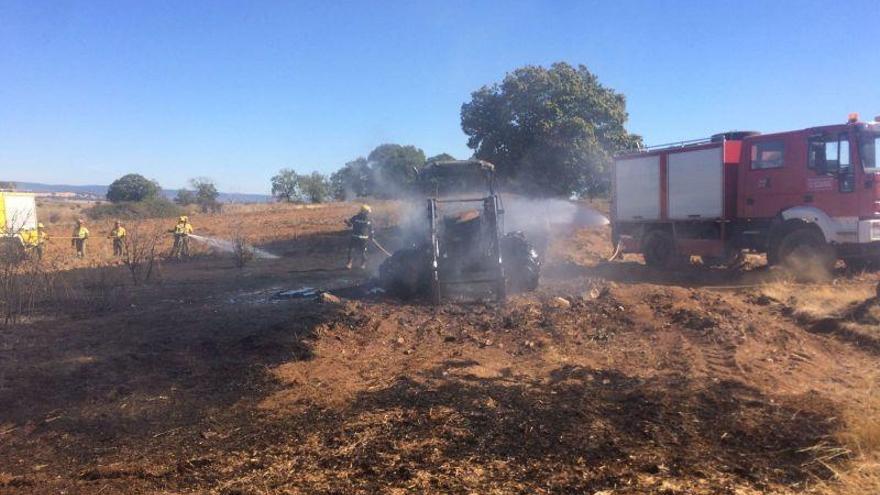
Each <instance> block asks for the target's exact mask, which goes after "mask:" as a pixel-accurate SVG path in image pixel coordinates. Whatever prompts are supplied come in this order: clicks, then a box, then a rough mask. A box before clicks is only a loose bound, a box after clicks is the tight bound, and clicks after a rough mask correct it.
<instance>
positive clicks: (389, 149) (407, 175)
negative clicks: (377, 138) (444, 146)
mask: <svg viewBox="0 0 880 495" xmlns="http://www.w3.org/2000/svg"><path fill="white" fill-rule="evenodd" d="M367 161H368V162H369V165H370V169H371V171H372V177H371V179H372V184H371V193H372V194H373V195H374V196H379V197H386V198H387V197H399V196H403V195H406V194H408V193H410V192H412V191H413V189H414V185H415V180H416V170H417V169H419V168H421V167H423V166H424V165H425V152H424V151H422V150H421V149H419V148H416V147H415V146H403V145H400V144H381V145H379V146H377V147H376V149H374V150H373V151H371V152H370V154H369V156H367Z"/></svg>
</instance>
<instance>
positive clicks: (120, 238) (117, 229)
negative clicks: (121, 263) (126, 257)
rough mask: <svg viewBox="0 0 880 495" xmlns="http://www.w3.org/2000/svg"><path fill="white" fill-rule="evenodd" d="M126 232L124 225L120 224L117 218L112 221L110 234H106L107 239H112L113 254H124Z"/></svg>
mask: <svg viewBox="0 0 880 495" xmlns="http://www.w3.org/2000/svg"><path fill="white" fill-rule="evenodd" d="M126 235H127V232H126V231H125V227H123V226H122V222H120V221H119V220H117V221H116V222H114V223H113V230H111V231H110V235H108V236H107V238H108V239H113V256H122V255H123V254H125V236H126Z"/></svg>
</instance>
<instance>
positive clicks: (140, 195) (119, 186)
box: [107, 174, 159, 203]
mask: <svg viewBox="0 0 880 495" xmlns="http://www.w3.org/2000/svg"><path fill="white" fill-rule="evenodd" d="M158 194H159V184H157V183H156V181H152V180H149V179H147V178H146V177H144V176H143V175H140V174H127V175H123V176H122V177H120V178H118V179H116V180H115V181H113V183H112V184H110V187H109V188H108V189H107V200H108V201H110V202H112V203H119V202H121V201H144V200H146V199H151V198H155V197H156V196H157V195H158Z"/></svg>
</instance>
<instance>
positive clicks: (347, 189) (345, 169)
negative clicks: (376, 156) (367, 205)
mask: <svg viewBox="0 0 880 495" xmlns="http://www.w3.org/2000/svg"><path fill="white" fill-rule="evenodd" d="M371 174H372V172H371V171H370V166H369V165H368V164H367V159H366V158H364V157H362V156H361V157H358V158H355V159H354V160H352V161H350V162H348V163H346V164H345V165H343V166H342V168H341V169H339V170H337V171H336V172H333V174H332V175H331V176H330V189H331V192H332V194H333V197H334V198H336V199H338V200H340V201H344V200H347V199H353V198H356V197H362V196H367V195H368V194H369V193H370V176H371Z"/></svg>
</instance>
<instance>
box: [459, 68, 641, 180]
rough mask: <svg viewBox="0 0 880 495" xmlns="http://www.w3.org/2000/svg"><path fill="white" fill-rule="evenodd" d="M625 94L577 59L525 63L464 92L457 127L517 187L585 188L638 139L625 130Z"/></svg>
mask: <svg viewBox="0 0 880 495" xmlns="http://www.w3.org/2000/svg"><path fill="white" fill-rule="evenodd" d="M627 118H628V114H627V112H626V99H625V98H624V96H623V95H622V94H620V93H617V92H615V91H614V90H613V89H611V88H607V87H605V86H603V85H602V84H600V83H599V80H598V78H597V77H596V76H595V75H594V74H593V73H591V72H590V71H589V70H587V68H586V67H585V66H583V65H579V66H578V67H573V66H571V65H569V64H567V63H564V62H558V63H555V64H553V65H552V66H551V67H550V68H549V69H548V68H544V67H538V66H525V67H522V68H519V69H516V70H515V71H513V72H512V73H509V74H507V75H506V76H505V78H504V80H503V81H502V82H500V83H496V84H493V85H491V86H484V87H482V88H480V89H479V90H477V91H475V92H474V93H472V94H471V101H469V102H467V103H465V104H464V105H462V107H461V127H462V130H463V131H464V133H465V134H466V135H467V136H468V146H469V147H470V148H472V149H473V150H475V157H476V158H479V159H483V160H488V161H490V162H492V163H494V164H495V166H496V167H497V168H496V170H497V173H498V178H499V180H501V181H504V182H506V183H508V184H509V187H512V188H513V189H515V190H519V191H520V192H525V193H530V194H537V195H550V196H571V195H585V194H586V195H592V194H595V193H597V192H601V190H602V189H603V188H604V187H606V184H607V179H606V178H605V177H606V170H607V167H608V165H609V164H610V162H611V157H612V155H613V154H614V153H615V152H617V151H620V150H625V149H631V148H634V147H636V146H638V145H639V144H640V143H641V137H640V136H638V135H634V134H630V133H629V132H627V131H626V129H625V127H624V124H625V123H626V121H627Z"/></svg>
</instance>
